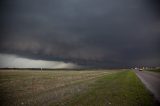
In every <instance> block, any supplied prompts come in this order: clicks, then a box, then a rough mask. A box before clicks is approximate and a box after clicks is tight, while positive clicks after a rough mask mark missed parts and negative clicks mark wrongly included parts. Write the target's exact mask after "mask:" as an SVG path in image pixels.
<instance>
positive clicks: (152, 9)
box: [0, 0, 160, 67]
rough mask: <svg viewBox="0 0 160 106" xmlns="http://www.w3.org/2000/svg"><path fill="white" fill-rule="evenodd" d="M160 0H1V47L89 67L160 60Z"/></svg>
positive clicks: (24, 55)
mask: <svg viewBox="0 0 160 106" xmlns="http://www.w3.org/2000/svg"><path fill="white" fill-rule="evenodd" d="M159 7H160V2H159V0H27V1H26V0H14V1H13V0H2V1H1V5H0V8H1V10H0V12H1V14H2V15H1V17H0V23H1V24H0V53H3V54H11V55H17V56H19V57H21V58H26V59H33V60H35V61H36V60H37V61H39V60H43V61H63V62H70V63H74V64H77V65H82V66H89V67H133V66H138V65H140V66H159V65H160V56H159V54H160V46H159V45H160V14H159V13H160V8H159Z"/></svg>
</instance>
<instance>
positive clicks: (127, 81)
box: [51, 71, 154, 106]
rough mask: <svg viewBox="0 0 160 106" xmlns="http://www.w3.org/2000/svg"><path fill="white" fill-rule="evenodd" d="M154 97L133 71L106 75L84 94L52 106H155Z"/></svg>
mask: <svg viewBox="0 0 160 106" xmlns="http://www.w3.org/2000/svg"><path fill="white" fill-rule="evenodd" d="M153 105H154V98H153V96H152V95H151V94H150V92H149V91H148V90H146V89H145V87H144V85H143V84H142V83H141V81H140V80H139V79H138V78H137V76H136V75H135V73H134V72H132V71H123V72H119V73H115V74H111V75H106V76H104V77H103V78H101V79H99V80H97V81H96V82H95V83H93V84H91V86H90V89H89V90H88V91H87V92H85V93H82V94H77V95H76V96H74V97H72V98H70V99H66V100H63V101H61V102H59V103H57V104H52V105H51V106H153Z"/></svg>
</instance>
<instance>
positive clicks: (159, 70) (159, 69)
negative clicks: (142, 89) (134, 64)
mask: <svg viewBox="0 0 160 106" xmlns="http://www.w3.org/2000/svg"><path fill="white" fill-rule="evenodd" d="M146 71H152V72H160V68H158V69H150V70H146Z"/></svg>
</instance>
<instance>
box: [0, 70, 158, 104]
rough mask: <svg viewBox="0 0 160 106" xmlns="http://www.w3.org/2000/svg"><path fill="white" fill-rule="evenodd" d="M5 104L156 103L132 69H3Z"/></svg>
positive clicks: (0, 90) (0, 84) (0, 92)
mask: <svg viewBox="0 0 160 106" xmlns="http://www.w3.org/2000/svg"><path fill="white" fill-rule="evenodd" d="M0 103H1V106H107V105H111V106H116V105H118V106H137V105H139V106H152V105H155V104H154V103H155V100H154V98H153V96H152V95H151V94H150V92H149V91H148V90H146V88H145V87H144V85H143V84H142V83H141V81H140V80H139V79H138V77H137V76H136V75H135V74H134V72H132V71H129V70H98V71H96V70H95V71H93V70H88V71H87V70H85V71H76V70H75V71H73V70H67V71H62V70H61V71H59V70H57V71H47V70H45V71H41V70H39V71H38V70H36V71H33V70H1V71H0Z"/></svg>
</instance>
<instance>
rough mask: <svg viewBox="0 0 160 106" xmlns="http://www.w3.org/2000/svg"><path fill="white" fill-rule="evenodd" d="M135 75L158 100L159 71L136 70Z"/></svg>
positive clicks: (159, 92)
mask: <svg viewBox="0 0 160 106" xmlns="http://www.w3.org/2000/svg"><path fill="white" fill-rule="evenodd" d="M135 72H136V74H137V76H138V77H139V78H140V79H141V81H142V82H143V83H144V84H145V86H146V87H147V88H148V89H149V90H150V91H151V92H152V93H153V95H154V96H155V98H156V99H157V100H158V101H159V102H160V73H156V72H150V71H137V70H135Z"/></svg>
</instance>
